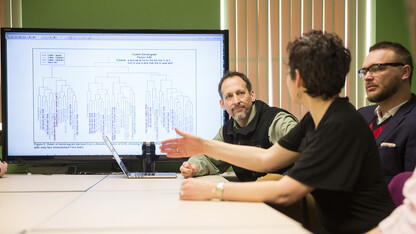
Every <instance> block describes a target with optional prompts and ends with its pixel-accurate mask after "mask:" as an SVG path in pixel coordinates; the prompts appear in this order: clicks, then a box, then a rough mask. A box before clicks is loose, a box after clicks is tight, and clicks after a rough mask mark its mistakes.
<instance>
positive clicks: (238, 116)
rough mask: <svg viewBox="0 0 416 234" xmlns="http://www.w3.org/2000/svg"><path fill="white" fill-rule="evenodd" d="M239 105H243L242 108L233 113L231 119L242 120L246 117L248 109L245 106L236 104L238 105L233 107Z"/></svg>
mask: <svg viewBox="0 0 416 234" xmlns="http://www.w3.org/2000/svg"><path fill="white" fill-rule="evenodd" d="M239 107H243V110H242V111H240V112H238V113H237V114H234V115H233V119H234V120H235V121H240V120H243V119H245V118H247V116H248V114H249V110H247V107H246V106H238V107H235V108H239Z"/></svg>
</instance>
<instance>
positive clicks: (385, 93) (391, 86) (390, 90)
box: [367, 78, 400, 103]
mask: <svg viewBox="0 0 416 234" xmlns="http://www.w3.org/2000/svg"><path fill="white" fill-rule="evenodd" d="M399 88H400V81H398V80H397V78H394V79H392V80H390V82H389V83H387V84H386V85H385V86H384V88H383V89H382V90H381V91H380V92H379V93H375V94H374V95H373V96H369V95H368V94H367V99H368V101H370V102H375V103H378V102H382V101H384V100H386V99H388V98H389V97H391V96H392V95H393V94H395V93H396V92H397V91H398V90H399Z"/></svg>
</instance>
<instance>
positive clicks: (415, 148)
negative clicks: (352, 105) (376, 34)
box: [358, 42, 416, 182]
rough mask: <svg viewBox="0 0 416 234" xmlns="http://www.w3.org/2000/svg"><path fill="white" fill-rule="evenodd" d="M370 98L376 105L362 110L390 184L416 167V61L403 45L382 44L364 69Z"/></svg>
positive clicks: (363, 73)
mask: <svg viewBox="0 0 416 234" xmlns="http://www.w3.org/2000/svg"><path fill="white" fill-rule="evenodd" d="M358 74H359V76H360V78H361V79H363V80H364V83H365V90H366V93H367V99H368V100H369V101H370V102H374V103H376V105H371V106H367V107H363V108H361V109H359V110H358V111H359V112H360V113H361V114H362V115H363V116H364V118H365V119H366V120H367V122H368V124H369V126H370V128H371V129H372V130H373V133H374V137H375V138H376V142H377V144H378V147H379V153H380V157H381V162H382V165H383V168H384V173H385V176H386V180H387V182H390V180H391V179H392V178H393V177H394V176H395V175H397V174H398V173H400V172H404V171H413V170H414V168H415V166H416V97H415V94H413V93H411V90H410V88H411V80H412V74H413V61H412V56H411V54H410V52H409V51H408V50H407V49H406V48H405V47H404V46H402V45H401V44H399V43H394V42H379V43H376V44H375V45H373V46H372V47H371V48H370V52H369V54H368V55H367V57H366V58H365V60H364V64H363V68H361V69H360V70H358Z"/></svg>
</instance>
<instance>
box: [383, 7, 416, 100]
mask: <svg viewBox="0 0 416 234" xmlns="http://www.w3.org/2000/svg"><path fill="white" fill-rule="evenodd" d="M375 38H376V42H379V41H394V42H399V43H401V44H402V45H404V46H405V47H406V48H407V49H408V50H409V51H412V47H411V46H412V43H411V41H410V32H409V21H408V17H407V9H406V4H405V0H394V1H393V0H377V1H376V37H375ZM415 46H416V42H415ZM412 55H413V63H415V58H416V55H415V54H412ZM413 73H415V72H413ZM412 92H413V93H416V78H415V74H413V78H412Z"/></svg>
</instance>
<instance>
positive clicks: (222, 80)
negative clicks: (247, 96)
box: [218, 71, 252, 99]
mask: <svg viewBox="0 0 416 234" xmlns="http://www.w3.org/2000/svg"><path fill="white" fill-rule="evenodd" d="M233 76H238V77H240V78H241V79H242V80H243V81H244V83H246V88H247V90H248V92H251V90H252V85H251V82H250V80H249V79H248V77H247V76H246V75H244V74H243V73H241V72H236V71H228V72H226V73H225V74H224V76H223V77H222V78H221V80H220V83H219V84H218V94H219V95H220V97H221V99H222V93H221V87H222V83H224V80H226V79H228V78H230V77H233Z"/></svg>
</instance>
